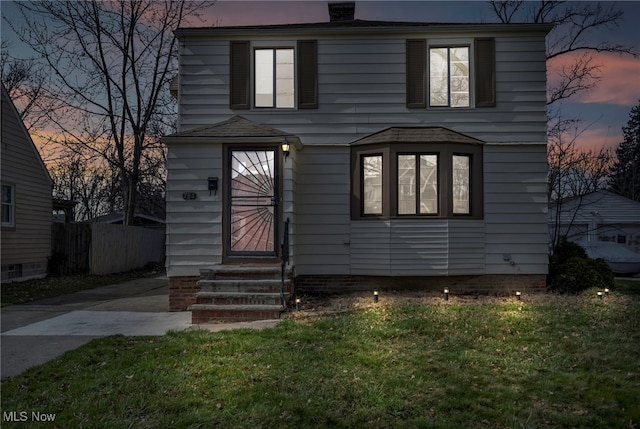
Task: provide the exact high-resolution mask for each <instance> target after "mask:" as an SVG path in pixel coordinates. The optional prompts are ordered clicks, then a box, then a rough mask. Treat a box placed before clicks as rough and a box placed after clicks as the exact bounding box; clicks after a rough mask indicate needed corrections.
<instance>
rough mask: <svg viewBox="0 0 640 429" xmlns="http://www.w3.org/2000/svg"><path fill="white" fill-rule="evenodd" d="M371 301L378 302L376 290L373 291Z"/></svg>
mask: <svg viewBox="0 0 640 429" xmlns="http://www.w3.org/2000/svg"><path fill="white" fill-rule="evenodd" d="M373 302H375V303H377V302H378V291H377V290H374V291H373Z"/></svg>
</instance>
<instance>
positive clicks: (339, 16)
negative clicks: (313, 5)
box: [329, 1, 356, 22]
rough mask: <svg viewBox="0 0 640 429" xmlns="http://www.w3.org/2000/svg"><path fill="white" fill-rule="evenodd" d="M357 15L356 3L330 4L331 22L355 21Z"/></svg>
mask: <svg viewBox="0 0 640 429" xmlns="http://www.w3.org/2000/svg"><path fill="white" fill-rule="evenodd" d="M355 13H356V2H354V1H347V2H341V3H329V21H330V22H338V21H353V20H354V18H355Z"/></svg>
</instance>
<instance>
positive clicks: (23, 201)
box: [1, 88, 52, 278]
mask: <svg viewBox="0 0 640 429" xmlns="http://www.w3.org/2000/svg"><path fill="white" fill-rule="evenodd" d="M2 184H3V185H5V184H6V185H13V186H14V192H15V200H14V202H15V211H14V214H15V217H14V220H15V225H14V227H3V228H2V247H1V248H2V265H3V266H6V265H12V264H22V278H30V277H43V276H45V275H46V274H47V262H48V258H49V257H50V256H51V220H52V197H51V191H52V182H51V178H50V176H49V173H48V172H47V169H46V168H45V166H44V164H43V162H42V159H41V158H40V155H39V154H38V151H37V149H36V147H35V145H34V144H33V142H32V141H31V137H29V134H28V132H27V130H26V128H25V127H24V125H23V124H22V121H21V120H20V117H19V116H18V113H17V111H16V110H15V108H14V106H13V104H12V103H11V100H10V99H9V97H8V95H7V93H6V92H5V90H4V88H3V89H2Z"/></svg>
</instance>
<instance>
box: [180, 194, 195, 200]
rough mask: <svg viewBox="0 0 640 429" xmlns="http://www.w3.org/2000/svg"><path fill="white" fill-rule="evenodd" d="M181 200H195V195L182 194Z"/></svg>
mask: <svg viewBox="0 0 640 429" xmlns="http://www.w3.org/2000/svg"><path fill="white" fill-rule="evenodd" d="M182 199H183V200H195V199H196V193H195V192H183V193H182Z"/></svg>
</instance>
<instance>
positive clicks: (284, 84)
mask: <svg viewBox="0 0 640 429" xmlns="http://www.w3.org/2000/svg"><path fill="white" fill-rule="evenodd" d="M293 54H294V52H293V48H256V49H255V50H254V51H253V58H254V61H253V64H254V67H253V70H254V72H253V75H254V80H255V82H254V85H253V86H254V91H255V92H254V104H255V106H256V107H277V108H293V107H295V99H294V96H295V94H294V92H295V90H294V87H295V85H294V82H295V73H294V62H293Z"/></svg>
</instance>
